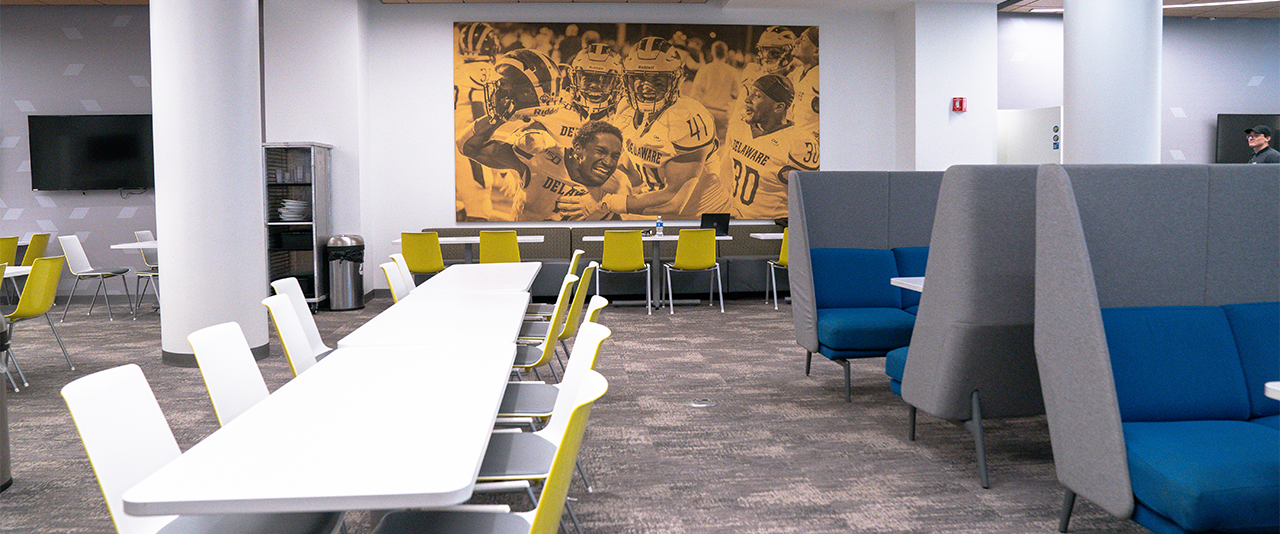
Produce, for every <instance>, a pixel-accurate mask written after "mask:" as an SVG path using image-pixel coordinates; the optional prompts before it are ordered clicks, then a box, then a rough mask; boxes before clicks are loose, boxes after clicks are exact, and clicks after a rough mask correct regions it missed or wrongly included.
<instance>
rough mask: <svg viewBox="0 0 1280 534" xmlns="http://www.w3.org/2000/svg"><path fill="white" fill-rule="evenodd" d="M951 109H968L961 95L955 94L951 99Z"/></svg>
mask: <svg viewBox="0 0 1280 534" xmlns="http://www.w3.org/2000/svg"><path fill="white" fill-rule="evenodd" d="M951 111H969V109H968V107H967V105H966V104H965V101H964V97H963V96H957V97H955V98H952V99H951Z"/></svg>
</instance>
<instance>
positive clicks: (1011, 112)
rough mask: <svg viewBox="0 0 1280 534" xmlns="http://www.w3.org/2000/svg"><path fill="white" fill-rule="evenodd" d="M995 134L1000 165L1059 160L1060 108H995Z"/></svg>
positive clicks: (1060, 156) (1060, 148)
mask: <svg viewBox="0 0 1280 534" xmlns="http://www.w3.org/2000/svg"><path fill="white" fill-rule="evenodd" d="M996 137H997V138H998V142H997V156H996V163H999V164H1001V165H1005V164H1009V165H1038V164H1041V163H1062V143H1061V141H1062V108H1061V107H1059V106H1055V107H1051V108H1036V109H1002V110H999V111H997V112H996Z"/></svg>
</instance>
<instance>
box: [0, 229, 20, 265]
mask: <svg viewBox="0 0 1280 534" xmlns="http://www.w3.org/2000/svg"><path fill="white" fill-rule="evenodd" d="M0 263H7V264H9V265H17V264H18V236H16V235H11V236H5V237H0Z"/></svg>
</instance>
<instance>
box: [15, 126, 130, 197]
mask: <svg viewBox="0 0 1280 534" xmlns="http://www.w3.org/2000/svg"><path fill="white" fill-rule="evenodd" d="M27 133H28V136H29V137H28V139H29V140H30V145H31V189H33V190H36V191H93V190H114V189H150V188H152V187H155V161H154V152H153V146H152V141H151V115H30V116H28V117H27Z"/></svg>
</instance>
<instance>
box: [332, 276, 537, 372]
mask: <svg viewBox="0 0 1280 534" xmlns="http://www.w3.org/2000/svg"><path fill="white" fill-rule="evenodd" d="M528 307H529V292H527V291H513V292H502V291H456V292H445V291H436V292H412V293H410V294H409V296H407V297H405V298H403V299H401V300H400V302H397V303H395V304H393V305H392V306H391V307H390V308H387V309H386V310H385V311H383V312H382V313H379V314H378V315H376V316H374V317H373V318H372V319H369V321H368V322H366V323H365V324H363V325H361V326H360V327H359V328H356V329H355V331H353V332H351V333H350V334H347V336H346V337H344V338H342V339H340V340H338V348H350V347H386V346H403V345H427V346H436V345H463V346H465V345H467V344H473V343H481V342H487V343H514V342H515V340H516V337H518V336H519V335H520V325H521V324H523V323H524V314H525V310H526V309H527V308H528ZM456 356H459V357H470V355H469V354H468V351H467V350H462V351H459V352H458V353H457V354H456Z"/></svg>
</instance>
